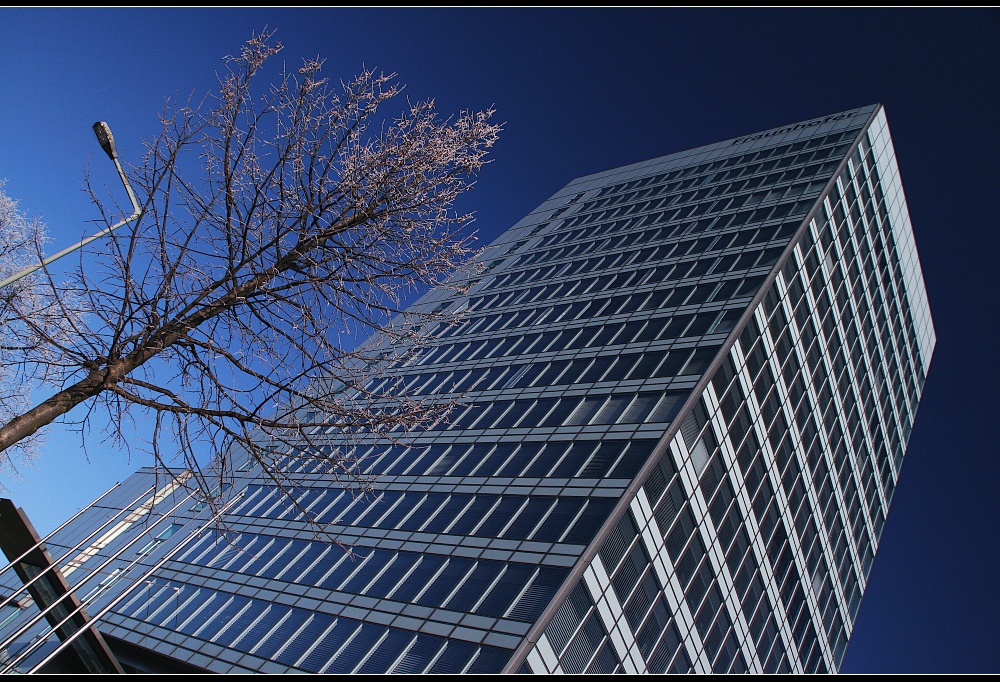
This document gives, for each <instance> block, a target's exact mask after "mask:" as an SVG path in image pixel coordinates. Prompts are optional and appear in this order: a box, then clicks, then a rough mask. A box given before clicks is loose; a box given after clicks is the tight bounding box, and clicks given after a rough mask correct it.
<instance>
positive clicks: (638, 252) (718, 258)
mask: <svg viewBox="0 0 1000 682" xmlns="http://www.w3.org/2000/svg"><path fill="white" fill-rule="evenodd" d="M813 203H814V202H813V201H810V202H808V205H805V206H803V207H797V208H795V212H794V214H792V216H791V217H792V218H794V217H796V216H799V215H802V214H804V213H806V211H808V210H809V208H811V207H812V204H813ZM797 227H798V225H797V223H795V222H794V221H793V220H792V219H791V218H789V220H788V221H786V222H784V223H780V224H774V225H769V226H765V227H761V228H757V227H754V228H751V229H741V230H739V231H737V232H729V233H727V234H723V235H721V236H711V237H705V238H698V239H691V240H688V241H683V242H667V243H662V244H658V245H649V244H645V245H643V246H640V247H637V248H634V249H631V250H627V251H617V252H615V253H611V254H606V255H598V256H592V257H590V258H579V257H578V258H570V259H564V260H563V261H562V262H557V263H553V262H551V261H546V262H545V263H544V264H543V265H542V266H538V267H535V268H532V269H528V270H519V271H516V272H511V273H506V274H503V275H501V276H500V277H499V278H498V279H497V280H496V281H495V282H491V283H490V287H489V293H488V294H482V295H479V296H474V297H473V298H472V299H470V301H469V305H468V307H467V308H466V310H467V311H469V312H472V311H475V310H489V311H491V312H492V311H493V310H496V309H497V308H500V307H510V306H515V305H519V304H524V303H529V302H531V301H533V300H538V299H539V298H544V299H545V300H551V299H555V298H558V297H565V296H570V295H573V296H580V295H584V294H586V295H588V296H593V295H594V294H597V293H600V292H602V291H608V290H612V289H624V288H627V287H633V286H641V285H642V284H646V283H655V284H659V283H661V282H667V281H677V280H681V279H691V278H694V277H700V276H702V275H704V274H708V273H710V272H711V273H723V274H731V275H735V274H736V273H737V272H739V271H742V270H745V269H750V268H753V267H767V266H768V265H770V264H773V263H774V262H775V260H777V258H778V256H779V255H780V254H781V251H780V249H779V250H773V247H772V250H765V247H764V245H765V244H768V243H770V242H775V241H778V242H782V241H787V239H788V238H789V237H790V236H791V235H792V234H793V233H794V232H795V229H796V228H797ZM757 245H760V246H757ZM730 249H739V252H736V253H728V254H724V253H722V252H724V251H726V250H730ZM761 251H765V253H761ZM646 263H650V264H654V263H655V264H656V265H650V266H649V267H644V268H642V267H638V266H642V265H644V264H646ZM599 271H608V272H606V273H604V274H594V275H589V273H594V272H599ZM583 275H589V276H587V277H584V276H583ZM559 278H566V279H567V280H568V281H565V282H552V283H550V284H547V285H539V286H536V287H532V288H526V287H525V286H524V285H525V284H528V283H531V282H535V281H541V280H544V281H551V280H555V279H559ZM570 278H575V279H570ZM543 294H544V295H543Z"/></svg>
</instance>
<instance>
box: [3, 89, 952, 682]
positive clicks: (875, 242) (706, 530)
mask: <svg viewBox="0 0 1000 682" xmlns="http://www.w3.org/2000/svg"><path fill="white" fill-rule="evenodd" d="M464 284H465V285H466V287H465V292H464V293H457V292H456V291H453V290H452V291H449V290H440V291H434V292H431V293H429V294H427V295H426V296H424V297H423V298H422V299H420V300H419V301H417V302H416V303H415V304H414V308H415V309H419V310H422V311H444V310H449V311H455V310H462V311H463V321H462V323H461V324H459V325H455V326H442V328H441V329H439V330H436V332H435V338H436V340H435V341H434V342H433V344H432V345H430V346H428V347H425V348H422V349H420V350H418V351H416V352H415V353H413V354H411V355H410V356H409V357H408V358H407V359H406V361H405V362H400V363H397V365H396V366H394V367H393V368H392V369H391V370H390V373H389V375H388V376H386V377H384V378H381V379H377V380H373V381H371V382H370V383H369V384H368V385H366V386H362V387H357V388H355V389H354V390H355V391H357V393H358V398H357V399H358V400H368V401H377V400H378V399H379V396H380V395H385V394H386V393H389V392H395V391H405V392H408V393H410V394H413V395H415V396H419V397H424V398H426V399H429V400H449V399H454V398H458V399H459V405H458V407H456V408H455V409H454V410H453V411H452V412H451V414H450V415H449V417H448V419H447V420H445V421H441V422H439V423H436V424H433V425H430V426H428V427H427V428H425V429H422V430H419V431H411V432H403V431H399V432H397V433H394V434H392V435H393V436H394V441H395V442H394V443H392V444H389V445H387V444H386V442H385V440H382V441H377V442H376V441H375V440H374V439H373V440H371V442H368V441H366V440H365V436H364V435H361V436H357V435H356V436H354V437H352V438H351V439H350V441H347V440H344V438H343V436H341V435H340V434H338V433H336V432H332V433H329V434H317V436H316V437H317V439H325V440H326V442H327V445H326V447H325V448H324V449H322V450H320V451H317V452H312V453H310V452H306V453H303V454H304V455H305V456H298V457H294V458H293V457H288V459H287V464H285V470H286V471H287V472H288V479H287V482H285V484H284V486H285V488H286V490H285V491H284V492H283V491H282V490H281V489H279V486H278V485H277V484H276V483H275V482H274V481H269V480H265V479H264V478H263V477H261V476H260V475H258V474H256V473H255V471H254V470H253V468H252V467H245V469H246V470H245V471H242V472H240V473H239V475H238V476H237V477H236V479H235V480H234V481H233V484H232V486H233V487H232V491H231V494H232V499H233V503H232V506H231V507H230V508H229V509H228V510H227V512H226V518H225V520H224V521H225V523H224V524H221V526H220V524H218V523H214V522H209V521H210V520H209V519H208V517H207V514H208V513H209V510H199V509H198V508H197V505H194V504H192V503H191V502H190V501H187V502H182V503H181V504H180V505H179V506H178V508H177V509H176V510H173V511H170V513H166V512H167V509H169V508H170V507H172V506H173V504H176V501H175V502H174V503H173V504H172V503H171V501H172V500H174V498H175V497H176V494H174V495H161V496H160V498H159V500H158V501H154V500H150V502H149V507H150V508H153V509H154V515H159V516H156V518H161V516H162V518H163V519H164V521H163V523H162V524H161V525H159V526H156V527H155V528H150V527H149V523H148V521H147V522H144V523H136V524H134V525H135V527H134V528H126V529H124V530H122V531H121V532H120V533H119V534H118V535H117V536H115V537H114V538H111V539H110V540H108V541H107V542H106V543H105V544H103V545H102V546H101V547H99V548H97V549H95V550H94V551H93V552H92V556H93V557H94V558H93V559H92V560H91V563H92V566H94V567H95V569H94V570H91V571H89V572H88V571H87V570H80V571H78V573H77V576H76V578H75V579H76V580H79V581H83V582H85V581H90V582H92V583H94V584H95V585H97V577H101V578H102V580H104V581H105V582H108V581H109V576H114V578H113V580H112V582H113V583H114V584H113V585H107V586H106V589H104V590H102V591H101V592H98V593H96V596H95V598H94V599H93V601H92V604H93V605H92V606H90V607H89V608H90V610H91V611H96V612H102V611H104V610H106V613H101V615H100V618H98V627H99V629H100V631H101V633H102V634H104V635H106V636H107V637H108V638H109V640H110V641H111V642H112V645H113V644H114V642H115V641H118V640H121V641H124V642H131V643H133V644H135V645H138V646H140V647H143V648H145V649H152V650H154V651H156V652H159V653H161V654H163V655H164V656H167V657H170V658H172V659H176V660H181V661H184V662H186V663H189V664H191V665H194V666H198V667H201V668H204V669H207V670H211V671H217V672H238V671H260V672H291V671H308V672H344V673H349V672H375V673H386V672H412V673H419V672H453V673H459V672H486V673H491V672H501V671H506V672H533V673H552V672H559V671H562V672H569V673H582V672H604V673H610V672H633V673H635V672H653V673H662V672H668V671H669V672H688V671H695V672H745V671H754V672H825V671H833V670H836V669H837V668H838V667H839V665H840V662H841V660H842V658H843V654H844V651H845V648H846V645H847V641H848V639H849V637H850V633H851V628H852V624H853V621H854V617H855V615H856V614H857V609H858V605H859V603H860V599H861V595H862V593H863V592H864V588H865V584H866V580H867V577H868V574H869V571H870V569H871V565H872V560H873V557H874V554H875V551H876V549H877V546H878V541H879V538H880V535H881V532H882V527H883V524H884V521H885V517H886V512H887V510H888V505H889V502H890V501H891V498H892V494H893V491H894V489H895V485H896V481H897V477H898V475H899V467H900V465H901V463H902V459H903V453H904V451H905V448H906V443H907V440H908V438H909V434H910V429H911V426H912V423H913V419H914V416H915V412H916V408H917V403H918V401H919V397H920V393H921V390H922V387H923V381H924V376H925V374H926V372H927V368H928V364H929V362H930V357H931V353H932V351H933V346H934V331H933V325H932V322H931V318H930V314H929V310H928V307H927V300H926V295H925V291H924V285H923V279H922V275H921V273H920V266H919V261H918V259H917V255H916V250H915V247H914V243H913V235H912V231H911V229H910V225H909V222H908V215H907V211H906V204H905V200H904V197H903V193H902V188H901V185H900V181H899V178H898V170H897V168H896V163H895V159H894V155H893V150H892V144H891V141H890V138H889V133H888V128H887V125H886V120H885V114H884V111H883V109H882V108H881V107H880V106H878V105H875V106H870V107H865V108H862V109H857V110H853V111H848V112H843V113H840V114H835V115H831V116H826V117H822V118H819V119H814V120H812V121H805V122H802V123H799V124H795V125H792V126H785V127H783V128H779V129H774V130H771V131H765V132H763V133H759V134H756V135H751V136H748V137H743V138H737V139H735V140H728V141H725V142H721V143H718V144H713V145H709V146H706V147H700V148H697V149H693V150H690V151H687V152H682V153H678V154H672V155H669V156H666V157H661V158H658V159H654V160H651V161H648V162H644V163H640V164H635V165H632V166H627V167H624V168H619V169H615V170H612V171H608V172H605V173H600V174H597V175H592V176H586V177H583V178H580V179H577V180H575V181H573V182H571V183H570V184H569V185H567V186H566V187H565V188H563V189H562V190H560V191H559V192H557V193H556V194H555V195H554V196H553V197H552V198H551V199H549V200H548V201H546V202H545V203H543V204H542V205H541V206H540V207H539V208H538V209H536V210H535V211H534V212H532V213H531V214H530V215H528V216H527V217H526V218H524V219H523V220H522V221H520V222H519V223H517V224H516V225H515V226H514V227H512V228H511V229H510V230H508V231H507V232H506V233H505V234H504V235H503V236H501V237H500V238H499V239H498V240H497V241H496V242H494V243H493V244H492V245H491V246H490V247H488V248H487V250H486V254H485V257H484V269H483V271H482V272H481V273H479V274H477V275H475V276H474V279H472V280H471V281H468V282H464ZM331 455H347V456H348V457H349V463H350V466H351V467H353V468H354V469H353V471H354V472H355V473H360V474H362V475H363V476H365V477H372V478H373V479H374V480H375V481H376V484H375V486H374V490H373V491H365V490H362V489H345V488H344V487H342V486H341V485H340V484H339V483H338V482H337V476H336V472H335V471H331V470H330V462H331V458H330V456H331ZM151 476H152V474H151V473H150V472H140V473H139V474H136V476H134V477H133V478H132V479H130V480H129V481H128V482H126V484H125V485H124V486H123V490H121V491H115V492H114V493H113V494H111V495H109V496H108V498H107V499H106V500H104V501H102V502H101V503H100V504H99V505H97V506H95V507H94V508H93V509H92V510H89V511H88V512H87V513H85V514H84V515H83V516H82V517H81V518H80V519H78V520H76V521H74V523H72V524H70V525H69V526H68V527H67V528H66V529H64V530H63V531H61V532H60V533H58V534H57V536H56V537H55V539H54V540H53V541H50V544H51V545H52V547H51V549H52V553H53V555H58V554H60V553H61V552H66V551H67V550H70V551H69V552H68V553H72V552H73V551H79V550H78V549H74V548H77V547H78V546H86V545H87V543H91V544H93V542H94V541H93V540H92V539H90V538H89V537H88V535H89V534H93V528H94V527H96V526H97V525H99V524H101V523H104V520H105V519H107V518H110V515H111V514H113V513H115V512H120V511H121V510H122V509H125V508H126V507H127V506H128V504H129V500H132V499H133V498H137V499H138V498H141V497H142V491H143V490H145V489H146V488H147V487H149V488H150V489H151V490H152V489H156V488H157V485H156V482H155V481H153V480H152V479H151ZM161 487H162V486H161ZM286 492H287V493H290V496H289V495H288V494H286ZM152 494H153V493H152V492H150V495H152ZM290 497H291V499H293V500H294V503H293V502H291V501H290V499H289V498H290ZM179 499H180V498H178V500H179ZM304 515H307V516H308V517H309V518H310V519H312V520H313V522H314V523H309V522H308V521H307V520H305V518H304ZM147 516H148V514H147ZM317 523H318V524H321V525H322V526H324V527H326V528H328V529H329V533H330V535H331V536H332V537H334V538H336V539H337V540H338V541H339V542H340V543H343V544H344V545H348V546H350V548H351V551H349V552H347V551H345V549H344V547H342V546H340V545H338V544H332V543H330V542H329V540H328V539H326V538H323V537H317V534H316V524H317ZM222 526H224V527H225V528H226V529H227V531H226V532H225V533H220V532H217V531H216V530H214V529H215V528H216V527H222ZM116 527H117V526H116ZM141 533H145V534H146V535H148V536H149V537H148V538H147V541H144V542H137V543H136V544H135V545H134V547H135V548H136V549H138V553H137V552H136V551H134V550H131V549H130V550H128V551H124V552H121V554H120V556H116V557H115V558H113V559H109V560H108V561H107V562H106V563H105V564H100V565H101V569H100V570H97V569H96V567H97V566H98V564H99V561H101V557H102V556H109V557H110V556H112V554H113V553H114V552H117V551H118V550H119V549H121V547H124V546H125V544H126V543H127V542H130V541H132V540H130V538H131V537H132V536H133V535H136V536H137V534H141ZM164 535H165V537H163V536H164ZM98 539H99V537H98ZM140 547H141V549H140ZM85 551H86V550H84V552H85ZM137 554H138V555H137ZM164 559H165V560H164ZM84 566H85V564H84ZM153 567H155V570H150V569H151V568H153ZM130 573H131V574H132V575H133V576H140V575H141V576H142V578H141V580H140V579H138V578H137V577H133V579H131V580H129V579H128V578H129V574H130ZM69 579H70V581H71V582H72V581H73V580H74V577H73V576H70V577H69ZM4 585H5V589H8V587H7V586H6V583H4ZM10 587H13V584H12V585H11V586H10ZM88 589H90V588H88ZM93 589H96V588H93ZM102 605H103V607H102ZM5 615H6V613H0V623H3V622H4V620H3V617H4V616H5ZM19 617H20V616H18V615H17V614H14V615H13V616H12V617H11V619H9V620H8V622H7V624H6V625H0V628H4V627H6V628H11V627H14V624H16V623H17V622H19V621H18V618H19ZM4 636H5V633H4V631H3V630H2V629H0V638H2V637H4ZM40 650H41V649H40ZM8 655H11V656H17V646H13V645H12V648H9V651H8ZM33 656H34V658H33ZM38 660H40V659H39V654H30V655H27V656H25V657H24V661H23V662H22V663H20V664H19V667H20V669H28V668H30V667H31V665H32V664H37V661H38ZM32 661H34V663H33V662H32Z"/></svg>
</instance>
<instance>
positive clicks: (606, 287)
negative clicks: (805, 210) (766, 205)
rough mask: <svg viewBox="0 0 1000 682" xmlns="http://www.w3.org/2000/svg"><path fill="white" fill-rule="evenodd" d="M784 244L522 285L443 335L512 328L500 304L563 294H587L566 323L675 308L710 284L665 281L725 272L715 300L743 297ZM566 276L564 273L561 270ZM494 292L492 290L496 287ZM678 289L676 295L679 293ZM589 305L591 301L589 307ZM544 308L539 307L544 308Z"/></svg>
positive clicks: (480, 305) (479, 304)
mask: <svg viewBox="0 0 1000 682" xmlns="http://www.w3.org/2000/svg"><path fill="white" fill-rule="evenodd" d="M783 248H784V247H783V245H782V246H775V247H771V248H768V249H763V248H760V249H752V250H748V251H745V252H743V253H736V254H729V255H722V256H718V257H712V258H705V259H701V260H697V261H692V262H686V263H681V264H679V265H662V266H657V267H651V268H643V269H640V270H631V271H620V272H614V273H611V274H607V275H601V276H599V277H597V276H595V277H587V278H583V279H568V280H565V281H562V282H554V283H552V284H548V285H540V286H536V287H532V288H529V289H525V288H520V289H516V290H514V291H509V292H507V293H506V294H491V295H490V296H489V298H488V299H487V298H483V299H482V300H481V301H480V299H474V300H473V304H472V305H473V306H474V307H475V309H477V310H483V311H486V310H488V311H491V312H489V313H487V314H485V315H477V316H471V315H470V316H469V317H467V318H466V320H465V321H463V323H462V324H461V325H459V326H456V327H452V328H451V330H449V329H445V330H443V331H442V333H441V334H440V335H439V336H449V335H451V334H454V333H458V331H459V330H461V331H462V332H464V333H466V334H469V333H474V331H485V329H486V327H487V326H488V324H489V323H486V322H481V320H489V321H490V323H493V322H494V321H495V320H498V319H502V320H503V322H504V324H503V326H496V324H495V323H494V324H493V327H492V328H499V329H510V328H513V327H514V326H515V324H514V323H512V322H508V320H511V318H512V317H513V315H512V314H511V313H510V312H504V313H496V312H492V311H493V310H495V309H496V308H506V307H512V306H526V305H528V304H530V303H535V304H536V305H541V304H543V303H545V304H555V303H557V301H558V299H563V298H570V297H573V298H577V297H584V296H586V297H587V298H586V299H585V300H581V301H576V302H574V301H568V303H573V304H574V305H575V306H576V307H575V308H574V313H573V314H572V315H566V316H562V317H561V318H560V319H562V320H564V321H570V320H575V319H581V318H587V317H596V316H598V315H601V316H606V317H608V316H611V315H617V314H622V313H628V312H633V311H635V310H640V309H642V310H655V309H657V308H661V309H662V308H672V307H678V306H682V305H693V304H697V303H702V302H704V301H705V300H706V299H707V298H709V296H710V294H711V292H712V291H713V290H712V289H711V288H709V289H707V293H706V294H704V295H703V296H701V297H690V298H689V294H690V292H691V291H692V290H693V288H694V287H695V286H696V285H695V284H694V283H691V284H687V285H682V286H677V285H673V286H663V285H664V284H665V283H666V282H674V281H677V280H679V279H692V278H695V277H699V278H700V277H702V276H704V275H720V276H724V277H725V281H724V282H722V283H721V284H722V285H723V286H726V287H728V290H727V291H726V292H725V293H724V294H723V295H721V296H720V295H716V296H715V298H716V299H722V298H729V297H733V296H742V295H745V293H737V288H738V287H740V284H741V280H749V281H751V282H752V281H753V280H755V279H756V278H755V277H754V276H747V275H746V274H745V273H746V271H748V270H752V269H756V268H768V267H770V266H772V265H774V263H775V262H776V261H777V260H778V257H779V256H780V255H781V252H782V251H783ZM572 267H573V264H570V263H567V264H565V265H564V266H552V268H553V269H558V270H564V269H566V268H570V269H572ZM551 274H552V273H550V272H545V273H544V275H545V278H546V279H550V278H551V277H550V275H551ZM562 274H565V273H562ZM647 284H652V285H654V287H655V288H654V289H653V290H651V291H650V290H646V291H637V292H628V293H620V294H617V295H614V296H600V297H595V296H594V294H595V293H597V292H601V291H613V290H623V289H630V288H632V287H638V286H643V285H647ZM713 284H716V285H718V284H720V282H718V281H715V282H711V283H709V282H705V283H703V284H699V285H697V286H700V287H702V288H703V290H704V288H705V287H710V286H711V285H713ZM750 287H752V284H744V285H743V290H744V292H745V291H746V290H747V289H748V288H750ZM491 290H492V288H491ZM675 292H676V293H675ZM628 297H632V299H633V300H634V301H636V302H635V303H633V304H632V306H633V307H632V308H631V309H629V308H625V307H622V303H623V301H624V299H626V298H628ZM585 304H590V305H589V307H587V306H586V305H585ZM539 312H540V310H539ZM555 321H558V320H549V321H548V322H547V323H552V322H555ZM527 324H540V322H521V323H518V324H517V326H525V325H527Z"/></svg>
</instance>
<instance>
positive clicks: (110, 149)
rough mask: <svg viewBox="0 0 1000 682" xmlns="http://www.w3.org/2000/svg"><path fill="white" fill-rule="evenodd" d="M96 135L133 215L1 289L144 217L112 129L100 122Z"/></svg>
mask: <svg viewBox="0 0 1000 682" xmlns="http://www.w3.org/2000/svg"><path fill="white" fill-rule="evenodd" d="M94 134H95V135H97V141H98V142H100V144H101V148H102V149H103V150H104V152H105V153H106V154H107V155H108V158H109V159H111V160H112V161H114V164H115V168H117V169H118V175H119V176H120V177H121V179H122V184H123V185H125V190H126V191H127V192H128V198H129V200H130V201H131V202H132V211H133V212H132V215H130V216H129V217H128V218H125V219H123V220H120V221H118V222H117V223H115V224H114V225H112V226H111V227H108V228H105V229H103V230H101V231H100V232H98V233H97V234H95V235H92V236H90V237H87V238H86V239H84V240H83V241H80V242H77V243H76V244H74V245H73V246H70V247H67V248H65V249H63V250H62V251H60V252H59V253H57V254H54V255H52V256H49V257H48V258H46V259H45V260H43V261H42V262H41V263H38V264H37V265H32V266H30V267H27V268H25V269H24V270H21V271H20V272H18V273H16V274H14V275H11V276H10V277H8V278H7V279H5V280H3V281H2V282H0V289H2V288H4V287H5V286H7V285H8V284H13V283H14V282H16V281H17V280H19V279H21V278H22V277H26V276H27V275H30V274H31V273H33V272H34V271H35V270H39V269H41V268H44V267H45V266H46V265H48V264H49V263H51V262H53V261H56V260H58V259H60V258H62V257H63V256H65V255H66V254H69V253H72V252H74V251H76V250H77V249H79V248H81V247H83V246H85V245H87V244H89V243H90V242H92V241H94V240H95V239H99V238H101V237H103V236H104V235H106V234H108V233H110V232H112V231H114V230H117V229H118V228H119V227H121V226H122V225H124V224H126V223H130V222H132V221H133V220H135V219H136V218H138V217H139V216H140V215H142V208H140V207H139V202H138V201H137V200H136V198H135V192H133V191H132V185H130V184H129V182H128V178H126V177H125V170H124V169H123V168H122V165H121V163H120V162H119V161H118V152H117V151H116V150H115V138H114V136H112V135H111V128H109V127H108V124H107V123H105V122H104V121H98V122H97V123H95V124H94Z"/></svg>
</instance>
